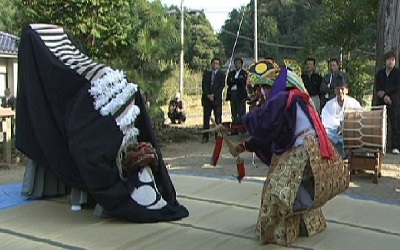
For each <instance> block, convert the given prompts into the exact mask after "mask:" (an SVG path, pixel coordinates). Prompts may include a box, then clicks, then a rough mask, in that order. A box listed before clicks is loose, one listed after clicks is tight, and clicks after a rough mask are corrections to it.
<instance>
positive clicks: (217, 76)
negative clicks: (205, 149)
mask: <svg viewBox="0 0 400 250" xmlns="http://www.w3.org/2000/svg"><path fill="white" fill-rule="evenodd" d="M220 68H221V60H220V59H219V58H213V59H212V60H211V70H209V71H205V72H204V74H203V79H202V81H201V88H202V95H201V105H202V106H203V129H209V128H210V117H211V111H213V112H214V117H215V122H216V123H217V124H220V123H221V122H222V90H223V89H224V86H225V74H224V73H223V72H222V71H221V70H220ZM209 136H210V134H209V133H208V132H206V133H203V139H202V140H201V143H206V142H208V139H209Z"/></svg>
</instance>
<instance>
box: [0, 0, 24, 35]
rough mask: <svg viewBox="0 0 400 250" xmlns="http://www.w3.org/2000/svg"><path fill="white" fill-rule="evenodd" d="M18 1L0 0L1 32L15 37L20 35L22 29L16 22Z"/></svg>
mask: <svg viewBox="0 0 400 250" xmlns="http://www.w3.org/2000/svg"><path fill="white" fill-rule="evenodd" d="M16 1H17V0H0V6H1V9H0V30H2V31H5V32H7V33H10V34H13V35H19V33H20V32H21V31H20V28H19V27H18V23H17V22H16V11H17V10H16V7H15V2H16Z"/></svg>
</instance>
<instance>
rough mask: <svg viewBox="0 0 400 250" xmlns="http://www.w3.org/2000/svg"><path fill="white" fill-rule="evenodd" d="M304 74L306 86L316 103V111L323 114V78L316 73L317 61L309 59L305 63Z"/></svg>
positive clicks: (302, 76)
mask: <svg viewBox="0 0 400 250" xmlns="http://www.w3.org/2000/svg"><path fill="white" fill-rule="evenodd" d="M304 65H305V70H304V73H303V74H302V75H301V79H302V80H303V83H304V86H305V87H306V89H307V92H308V94H309V95H310V97H311V100H312V101H313V102H314V106H315V109H316V110H317V112H318V113H319V114H320V113H321V109H320V106H321V99H320V93H321V91H320V89H321V83H322V77H321V75H320V74H318V73H317V72H316V71H315V59H314V58H307V59H306V61H305V63H304Z"/></svg>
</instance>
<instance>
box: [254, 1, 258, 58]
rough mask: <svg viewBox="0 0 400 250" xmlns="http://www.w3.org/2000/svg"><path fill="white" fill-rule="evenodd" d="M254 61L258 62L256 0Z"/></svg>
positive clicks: (255, 3) (255, 9)
mask: <svg viewBox="0 0 400 250" xmlns="http://www.w3.org/2000/svg"><path fill="white" fill-rule="evenodd" d="M254 61H258V29H257V0H254Z"/></svg>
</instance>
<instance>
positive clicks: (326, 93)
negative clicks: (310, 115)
mask: <svg viewBox="0 0 400 250" xmlns="http://www.w3.org/2000/svg"><path fill="white" fill-rule="evenodd" d="M329 71H330V73H329V74H326V75H325V76H324V77H323V78H322V84H321V88H320V90H321V110H322V108H323V107H324V105H325V103H326V102H327V101H329V100H330V99H332V98H333V97H335V92H334V90H335V88H336V85H337V83H338V82H340V83H341V84H347V81H348V79H347V75H346V73H344V72H342V71H340V63H339V60H338V59H336V58H332V59H329Z"/></svg>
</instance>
